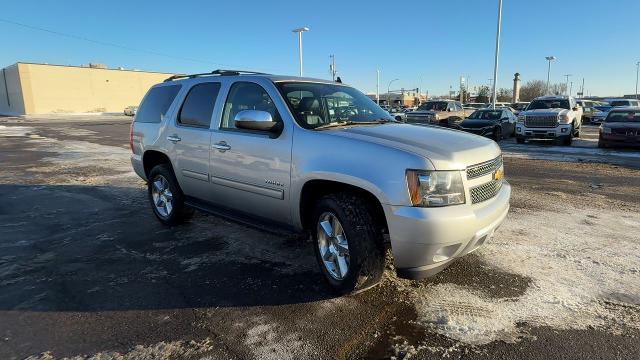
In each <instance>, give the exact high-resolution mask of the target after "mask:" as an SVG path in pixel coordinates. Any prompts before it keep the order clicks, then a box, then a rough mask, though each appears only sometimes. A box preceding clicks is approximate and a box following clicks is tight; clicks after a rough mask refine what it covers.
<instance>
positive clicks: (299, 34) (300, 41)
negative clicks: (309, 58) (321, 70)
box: [291, 26, 309, 77]
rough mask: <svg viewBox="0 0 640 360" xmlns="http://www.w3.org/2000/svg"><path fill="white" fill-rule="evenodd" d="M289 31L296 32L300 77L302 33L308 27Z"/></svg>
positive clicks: (307, 29)
mask: <svg viewBox="0 0 640 360" xmlns="http://www.w3.org/2000/svg"><path fill="white" fill-rule="evenodd" d="M291 31H292V32H294V33H298V61H299V62H300V77H302V33H303V32H306V31H309V28H308V27H306V26H305V27H301V28H297V29H293V30H291Z"/></svg>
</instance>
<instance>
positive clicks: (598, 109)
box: [591, 103, 613, 124]
mask: <svg viewBox="0 0 640 360" xmlns="http://www.w3.org/2000/svg"><path fill="white" fill-rule="evenodd" d="M611 109H613V107H611V105H609V104H608V103H607V104H606V105H595V106H594V107H593V112H592V113H591V123H592V124H601V123H602V122H603V121H604V119H605V118H606V117H607V115H608V114H609V111H610V110H611Z"/></svg>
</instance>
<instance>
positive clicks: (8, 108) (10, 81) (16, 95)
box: [0, 64, 25, 115]
mask: <svg viewBox="0 0 640 360" xmlns="http://www.w3.org/2000/svg"><path fill="white" fill-rule="evenodd" d="M24 113H25V110H24V100H23V98H22V87H21V86H20V75H19V74H18V65H17V64H15V65H11V66H8V67H6V68H4V69H2V71H0V115H21V114H24Z"/></svg>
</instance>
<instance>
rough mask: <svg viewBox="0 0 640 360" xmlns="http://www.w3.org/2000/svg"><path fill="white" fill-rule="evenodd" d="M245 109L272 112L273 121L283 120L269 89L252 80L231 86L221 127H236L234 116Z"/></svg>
mask: <svg viewBox="0 0 640 360" xmlns="http://www.w3.org/2000/svg"><path fill="white" fill-rule="evenodd" d="M243 110H261V111H266V112H268V113H270V114H271V117H272V118H273V121H281V120H280V114H279V113H278V109H276V105H275V104H274V103H273V100H272V99H271V97H270V96H269V94H267V91H266V90H265V89H264V88H263V87H262V86H260V85H258V84H256V83H251V82H243V81H240V82H236V83H234V84H233V85H232V86H231V89H230V90H229V95H227V101H226V102H225V104H224V112H223V113H222V122H221V123H220V128H221V129H236V126H235V123H234V118H235V117H236V115H237V114H238V113H239V112H240V111H243Z"/></svg>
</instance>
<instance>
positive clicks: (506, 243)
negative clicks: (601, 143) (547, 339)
mask: <svg viewBox="0 0 640 360" xmlns="http://www.w3.org/2000/svg"><path fill="white" fill-rule="evenodd" d="M477 253H478V255H480V257H481V258H482V259H483V261H485V262H486V263H487V264H489V265H492V266H496V267H498V268H501V269H503V270H505V271H507V272H510V273H514V274H519V275H522V276H527V277H529V278H531V279H532V281H533V282H532V285H531V286H530V287H529V288H528V289H527V291H526V293H525V294H524V295H523V296H521V297H519V298H508V299H496V298H491V297H489V296H487V295H486V294H485V293H483V292H482V291H479V290H474V289H470V288H467V287H463V286H458V285H454V284H441V285H434V286H428V287H426V288H423V289H421V290H417V292H416V293H415V294H414V296H415V299H414V301H415V306H416V309H417V312H418V322H419V323H420V324H422V325H424V326H425V327H427V328H428V329H431V330H433V331H435V332H437V333H440V334H443V335H446V336H448V337H450V338H453V339H457V340H460V341H462V342H465V343H469V344H476V345H477V344H486V343H489V342H491V341H495V340H503V341H508V342H514V341H517V340H518V338H520V337H522V336H523V335H525V334H524V333H523V330H522V328H521V327H520V328H519V327H518V325H519V324H521V323H528V324H529V325H533V326H551V327H554V328H558V329H586V328H589V327H595V328H599V329H602V330H606V331H611V332H614V333H618V332H621V331H624V328H625V327H632V328H638V329H640V217H638V216H637V214H634V213H625V212H618V211H606V210H597V211H596V210H581V209H575V208H570V207H568V206H565V207H564V208H563V209H559V208H558V209H555V211H553V212H551V211H549V212H544V213H543V212H530V211H525V210H519V209H514V210H512V212H511V214H510V215H509V217H508V219H507V220H506V221H505V223H504V225H503V226H502V228H501V229H500V230H499V231H498V232H497V234H496V237H494V238H493V239H492V241H491V242H490V243H489V244H487V245H486V246H485V247H484V248H483V249H480V250H479V251H478V252H477Z"/></svg>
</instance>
